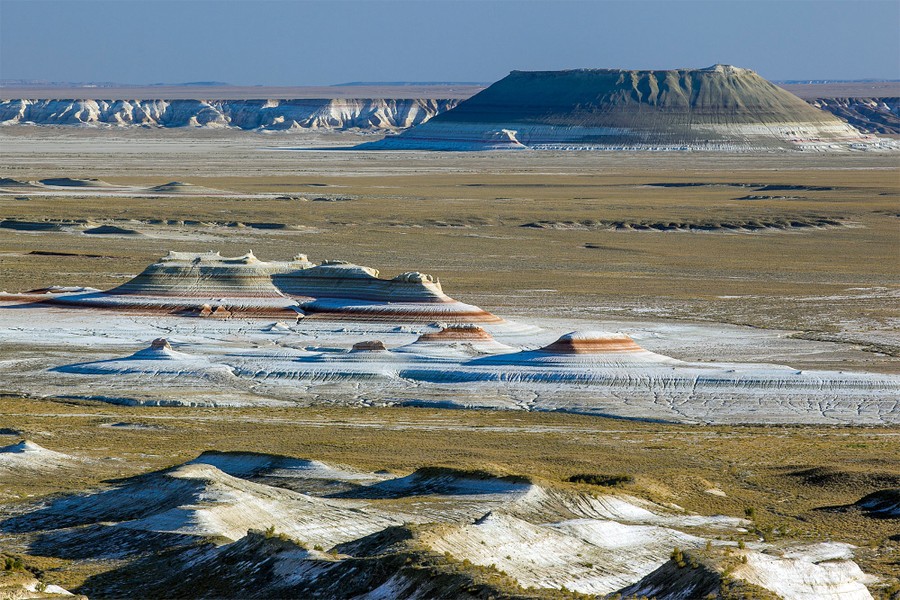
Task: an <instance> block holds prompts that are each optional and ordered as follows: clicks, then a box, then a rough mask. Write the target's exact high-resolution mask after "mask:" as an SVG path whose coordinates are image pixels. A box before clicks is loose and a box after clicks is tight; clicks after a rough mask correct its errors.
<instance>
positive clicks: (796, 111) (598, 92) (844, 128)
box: [363, 65, 893, 151]
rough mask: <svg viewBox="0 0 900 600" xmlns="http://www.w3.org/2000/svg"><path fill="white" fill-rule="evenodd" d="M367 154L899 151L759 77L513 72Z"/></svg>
mask: <svg viewBox="0 0 900 600" xmlns="http://www.w3.org/2000/svg"><path fill="white" fill-rule="evenodd" d="M363 147H365V148H376V149H377V148H384V149H435V150H495V149H524V148H534V149H601V150H615V149H620V150H720V151H723V150H724V151H749V150H772V149H817V150H829V149H831V150H838V149H851V148H859V149H865V148H881V147H887V148H890V147H893V144H892V142H890V141H886V140H879V139H877V138H873V137H869V136H866V135H864V134H862V133H860V132H859V131H857V130H856V129H854V128H853V127H852V126H850V125H848V124H847V123H844V122H843V121H841V120H840V119H838V118H837V117H835V116H834V115H832V114H830V113H828V112H825V111H822V110H819V109H817V108H815V107H812V106H810V105H809V104H807V103H806V102H804V101H803V100H801V99H800V98H798V97H797V96H794V95H793V94H791V93H790V92H787V91H785V90H784V89H782V88H779V87H777V86H775V85H773V84H772V83H769V82H768V81H766V80H765V79H763V78H762V77H760V76H759V75H757V74H756V73H754V72H753V71H750V70H748V69H740V68H737V67H732V66H728V65H715V66H713V67H710V68H707V69H678V70H672V71H623V70H616V69H579V70H570V71H513V72H512V73H510V74H509V75H508V76H507V77H505V78H504V79H502V80H500V81H498V82H497V83H494V84H493V85H491V86H490V87H489V88H487V89H485V90H484V91H482V92H480V93H478V94H476V95H475V96H473V97H472V98H470V99H468V100H465V101H463V102H461V103H460V104H459V106H457V107H456V108H454V109H452V110H450V111H448V112H446V113H442V114H439V115H437V116H436V117H434V118H432V119H431V120H429V121H428V122H427V123H423V124H422V125H419V126H417V127H414V128H412V129H410V130H407V131H405V132H403V133H402V134H400V135H396V136H388V137H387V138H385V139H384V140H381V141H380V142H374V143H371V144H366V145H364V146H363Z"/></svg>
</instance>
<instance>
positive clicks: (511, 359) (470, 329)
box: [0, 252, 900, 423]
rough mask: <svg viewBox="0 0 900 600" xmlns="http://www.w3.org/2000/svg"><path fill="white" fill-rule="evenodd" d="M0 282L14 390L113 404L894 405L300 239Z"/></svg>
mask: <svg viewBox="0 0 900 600" xmlns="http://www.w3.org/2000/svg"><path fill="white" fill-rule="evenodd" d="M0 300H2V301H3V302H2V303H0V326H2V327H0V345H2V346H3V347H5V348H8V349H10V351H9V352H7V355H8V356H11V357H12V358H11V359H10V360H7V361H3V362H0V373H2V374H3V376H4V379H5V380H6V382H7V385H6V387H7V388H9V389H12V390H13V391H16V392H20V393H31V394H42V395H43V394H50V395H65V396H76V397H84V398H93V399H101V400H106V401H110V402H118V403H126V404H157V405H159V404H167V405H168V404H186V405H198V404H199V405H213V406H215V405H242V404H258V403H262V404H277V405H290V404H295V405H296V404H301V405H303V404H306V405H309V404H316V403H318V402H322V401H328V402H338V403H344V404H349V405H371V404H401V405H413V406H416V405H430V406H446V407H475V408H500V409H520V410H522V409H524V410H565V411H571V412H580V413H587V414H612V415H619V416H624V417H637V418H643V419H648V418H649V419H660V420H669V421H686V422H711V423H728V422H740V423H747V422H751V423H759V422H766V423H898V422H900V405H898V401H897V399H898V397H900V377H898V376H893V375H880V374H872V373H852V372H842V371H825V370H822V371H815V370H798V369H794V368H791V367H787V366H781V365H776V364H764V363H737V362H723V361H722V357H716V356H713V358H712V360H711V361H710V362H689V361H682V360H677V359H675V358H672V357H669V356H667V355H663V354H660V353H657V352H652V351H649V350H646V349H644V348H642V347H641V345H640V344H638V343H637V341H636V340H635V339H634V338H633V337H631V336H629V335H626V334H624V333H607V332H604V331H602V330H599V331H598V330H597V326H596V325H595V324H593V323H585V322H572V321H569V322H567V326H569V327H572V328H573V329H577V331H571V330H569V333H565V331H559V330H558V329H557V330H555V331H554V330H553V329H549V330H548V329H542V328H541V327H539V326H536V325H535V324H533V323H517V322H513V321H509V320H506V319H503V318H501V317H498V316H496V315H493V314H491V313H490V312H488V311H485V310H483V309H481V308H479V307H477V306H474V305H470V304H465V303H462V302H459V301H457V300H454V299H452V298H451V297H449V296H447V295H446V294H445V293H444V292H443V289H442V287H441V284H440V282H439V281H437V280H436V279H435V278H433V277H431V276H429V275H425V274H422V273H418V272H408V273H403V274H401V275H398V276H396V277H393V278H391V279H386V278H381V277H380V276H379V273H378V271H376V270H375V269H371V268H369V267H362V266H358V265H353V264H349V263H344V262H340V261H325V262H323V263H322V264H319V265H316V264H314V263H312V262H310V261H309V260H308V259H307V258H306V256H305V255H298V256H296V257H295V258H294V259H293V260H291V261H285V262H264V261H260V260H259V259H257V258H256V257H255V256H253V254H252V253H249V254H247V255H244V256H240V257H236V258H225V257H222V256H220V255H219V254H218V253H206V254H191V253H177V252H172V253H170V254H169V255H168V256H166V257H164V258H163V259H161V260H160V261H159V262H157V263H154V264H152V265H150V266H149V267H147V269H146V270H145V271H144V272H142V273H140V274H139V275H138V276H136V277H135V278H133V279H132V280H130V281H128V282H126V283H124V284H122V285H120V286H118V287H116V288H113V289H111V290H108V291H99V290H93V289H85V288H50V289H45V290H34V291H32V292H26V293H20V294H5V295H2V296H0ZM548 316H550V315H548ZM558 326H559V325H557V327H558ZM687 329H688V330H690V328H687ZM663 330H665V328H663ZM668 331H669V334H668V335H673V333H672V331H673V330H672V329H671V328H670V329H669V330H668ZM694 331H696V330H694ZM560 334H563V335H560ZM706 335H712V337H713V338H714V337H716V336H718V335H734V333H733V332H732V333H730V334H725V333H712V334H710V333H709V332H708V330H707V334H706ZM151 340H153V341H152V343H151ZM685 343H687V342H685ZM701 343H707V342H701ZM751 343H752V342H751ZM75 349H77V353H78V355H79V357H80V359H79V360H78V361H73V360H72V354H73V351H75ZM673 349H674V350H675V351H676V352H677V351H678V346H677V344H675V345H674V346H673ZM363 383H364V385H362V384H363ZM98 389H102V390H103V393H102V394H98V392H97V390H98Z"/></svg>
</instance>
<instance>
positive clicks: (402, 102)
mask: <svg viewBox="0 0 900 600" xmlns="http://www.w3.org/2000/svg"><path fill="white" fill-rule="evenodd" d="M458 102H459V101H458V100H455V99H426V98H422V99H389V98H388V99H378V98H375V99H352V98H336V99H327V98H326V99H320V100H317V99H298V100H264V99H263V100H103V99H71V100H40V99H37V100H33V99H14V100H0V125H20V124H38V125H93V126H104V125H105V126H114V127H127V126H143V127H233V128H239V129H250V130H261V131H281V130H289V129H325V130H332V129H337V130H343V129H366V130H375V131H379V130H394V129H405V128H408V127H412V126H414V125H418V124H420V123H424V122H425V121H427V120H428V119H430V118H432V117H433V116H435V115H436V114H439V113H441V112H444V111H447V110H450V109H451V108H453V107H454V106H456V104H457V103H458Z"/></svg>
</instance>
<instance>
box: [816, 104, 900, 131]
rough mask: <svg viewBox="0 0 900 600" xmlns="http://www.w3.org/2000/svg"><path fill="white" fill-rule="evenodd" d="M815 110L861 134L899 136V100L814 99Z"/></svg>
mask: <svg viewBox="0 0 900 600" xmlns="http://www.w3.org/2000/svg"><path fill="white" fill-rule="evenodd" d="M809 103H810V104H812V105H813V106H815V107H816V108H819V109H822V110H827V111H828V112H830V113H832V114H833V115H835V116H837V117H840V118H841V119H844V120H845V121H847V122H848V123H850V124H851V125H853V126H854V127H856V128H857V129H859V130H860V131H862V132H863V133H873V134H890V135H898V134H900V98H898V97H896V96H893V97H886V98H816V99H815V100H810V101H809Z"/></svg>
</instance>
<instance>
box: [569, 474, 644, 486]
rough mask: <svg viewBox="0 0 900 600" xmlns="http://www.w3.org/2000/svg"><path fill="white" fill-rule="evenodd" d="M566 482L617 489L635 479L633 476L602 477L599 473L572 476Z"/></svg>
mask: <svg viewBox="0 0 900 600" xmlns="http://www.w3.org/2000/svg"><path fill="white" fill-rule="evenodd" d="M566 481H568V482H570V483H586V484H588V485H602V486H606V487H616V486H617V485H622V484H625V483H633V482H634V477H632V476H631V475H625V474H618V475H601V474H598V473H579V474H577V475H572V476H571V477H569V478H568V479H567V480H566Z"/></svg>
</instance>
